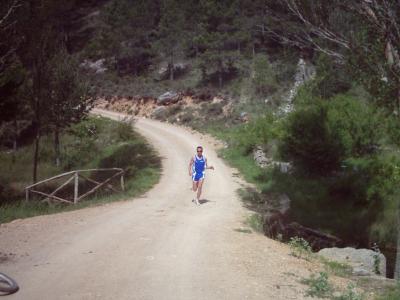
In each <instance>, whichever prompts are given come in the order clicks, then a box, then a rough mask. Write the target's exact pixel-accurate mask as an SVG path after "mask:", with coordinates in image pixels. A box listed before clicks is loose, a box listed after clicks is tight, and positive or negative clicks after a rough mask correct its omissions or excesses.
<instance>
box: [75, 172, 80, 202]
mask: <svg viewBox="0 0 400 300" xmlns="http://www.w3.org/2000/svg"><path fill="white" fill-rule="evenodd" d="M74 177H75V180H74V204H76V202H78V196H79V194H78V193H79V190H78V186H79V173H78V172H76V173H75V175H74Z"/></svg>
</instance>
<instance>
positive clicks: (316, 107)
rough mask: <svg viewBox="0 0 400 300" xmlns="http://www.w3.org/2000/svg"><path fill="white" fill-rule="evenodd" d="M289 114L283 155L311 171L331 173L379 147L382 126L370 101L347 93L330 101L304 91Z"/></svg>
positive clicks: (304, 169) (316, 173) (370, 153)
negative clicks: (353, 158)
mask: <svg viewBox="0 0 400 300" xmlns="http://www.w3.org/2000/svg"><path fill="white" fill-rule="evenodd" d="M296 101H298V104H297V109H296V110H295V111H294V112H293V113H291V115H289V117H288V120H287V123H286V127H285V133H284V137H283V140H282V144H281V147H280V151H281V154H282V156H283V157H285V158H286V159H288V160H291V161H293V162H294V164H295V166H296V167H298V168H299V169H301V170H303V171H305V172H306V173H309V174H315V175H329V174H331V173H332V172H333V171H337V170H339V169H340V168H341V167H342V164H343V162H344V161H345V160H346V159H348V158H351V157H362V156H365V155H372V154H374V153H376V152H377V151H378V150H379V147H380V146H379V145H380V141H381V137H382V132H383V131H382V125H381V123H380V122H379V117H380V116H379V114H377V113H376V112H375V111H374V108H373V107H372V106H370V105H368V104H367V103H362V102H361V101H359V100H358V99H355V98H353V97H350V96H348V95H339V96H336V97H335V98H332V99H330V100H329V101H326V100H322V99H319V98H315V97H313V96H312V95H311V94H310V93H309V91H308V90H303V91H302V92H301V93H300V94H299V96H298V98H297V99H296Z"/></svg>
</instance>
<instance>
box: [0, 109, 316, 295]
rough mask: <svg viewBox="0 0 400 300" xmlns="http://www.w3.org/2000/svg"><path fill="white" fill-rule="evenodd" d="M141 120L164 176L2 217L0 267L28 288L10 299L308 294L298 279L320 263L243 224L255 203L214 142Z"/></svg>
mask: <svg viewBox="0 0 400 300" xmlns="http://www.w3.org/2000/svg"><path fill="white" fill-rule="evenodd" d="M97 113H101V114H102V115H104V116H107V117H110V118H113V119H120V118H121V117H122V115H121V114H117V113H112V112H106V111H99V110H97ZM135 127H136V128H137V130H138V131H139V132H140V133H142V134H143V135H144V136H146V138H148V140H149V141H150V142H151V143H152V144H153V145H154V146H155V147H156V149H157V150H158V151H159V153H160V155H161V156H162V157H163V176H162V178H161V180H160V182H159V183H158V184H157V185H156V186H155V187H154V188H153V189H151V190H150V191H149V192H148V193H146V194H145V195H143V196H142V197H139V198H136V199H132V200H129V201H125V202H115V203H111V204H106V205H103V206H98V207H92V208H85V209H81V210H77V211H72V212H66V213H59V214H54V215H48V216H38V217H34V218H29V219H24V220H16V221H13V222H11V223H8V224H3V225H1V226H0V252H1V253H3V255H4V254H6V257H7V258H6V259H3V260H1V258H0V271H2V272H4V273H7V274H9V275H10V276H12V277H13V278H15V279H16V280H17V281H18V283H19V285H20V287H21V290H20V291H19V292H18V293H17V294H15V295H12V296H8V297H7V299H24V300H25V299H31V300H34V299H41V300H42V299H49V300H53V299H119V300H122V299H174V300H176V299H230V300H232V299H303V298H304V296H303V295H304V290H305V289H306V287H305V286H304V285H302V284H300V283H299V280H300V279H301V278H302V277H307V276H308V275H309V273H310V272H311V271H314V266H313V265H312V264H310V263H308V262H305V261H302V260H298V259H295V258H293V257H292V256H290V255H289V254H288V248H287V246H286V245H283V244H280V243H278V242H276V241H273V240H270V239H268V238H266V237H264V236H263V235H261V234H258V233H254V232H253V233H243V232H238V231H236V230H235V229H238V228H243V227H245V225H244V224H243V222H244V220H245V219H246V217H247V216H248V215H249V214H251V212H249V211H248V210H246V209H245V208H243V207H242V204H241V202H240V200H239V198H238V196H237V195H236V190H237V189H238V188H240V186H241V184H242V182H241V179H240V178H238V177H235V176H234V173H236V172H235V170H233V169H231V168H229V167H227V166H226V165H225V164H224V162H223V161H222V160H221V159H219V158H218V157H217V155H216V152H215V143H214V142H212V140H211V139H210V138H208V137H206V136H202V135H200V134H198V133H195V132H192V131H190V130H187V129H184V128H180V127H177V126H173V125H168V124H165V123H160V122H157V121H153V120H148V119H141V120H139V121H137V122H136V125H135ZM199 144H201V145H203V146H204V148H205V155H206V157H207V158H208V160H209V163H210V164H212V165H214V166H215V171H208V172H207V176H206V181H205V185H204V195H203V198H204V199H205V200H206V201H203V203H202V205H201V206H199V207H197V206H195V205H194V204H193V203H192V202H191V199H192V198H193V194H192V192H191V191H190V190H189V188H190V185H191V182H190V177H189V176H188V175H187V166H188V163H189V159H190V157H191V155H193V154H194V149H195V147H196V146H197V145H199Z"/></svg>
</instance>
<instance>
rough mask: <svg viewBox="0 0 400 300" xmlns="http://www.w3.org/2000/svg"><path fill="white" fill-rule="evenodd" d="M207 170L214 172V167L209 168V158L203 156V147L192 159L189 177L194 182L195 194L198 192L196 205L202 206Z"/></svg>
mask: <svg viewBox="0 0 400 300" xmlns="http://www.w3.org/2000/svg"><path fill="white" fill-rule="evenodd" d="M206 169H211V170H214V167H213V166H207V158H205V157H204V156H203V147H202V146H198V147H197V154H196V155H195V156H194V157H192V158H191V159H190V163H189V176H191V177H192V180H193V192H196V191H197V196H196V198H195V200H194V202H195V203H196V205H200V196H201V190H202V187H203V182H204V177H205V171H206Z"/></svg>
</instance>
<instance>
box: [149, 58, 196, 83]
mask: <svg viewBox="0 0 400 300" xmlns="http://www.w3.org/2000/svg"><path fill="white" fill-rule="evenodd" d="M173 68H174V77H179V76H180V75H182V74H184V73H185V72H187V71H188V69H189V64H187V63H183V62H178V63H175V64H174V65H173ZM170 70H171V64H167V63H163V65H162V66H160V68H159V69H158V71H157V78H156V79H157V80H166V79H168V78H169V75H170Z"/></svg>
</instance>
